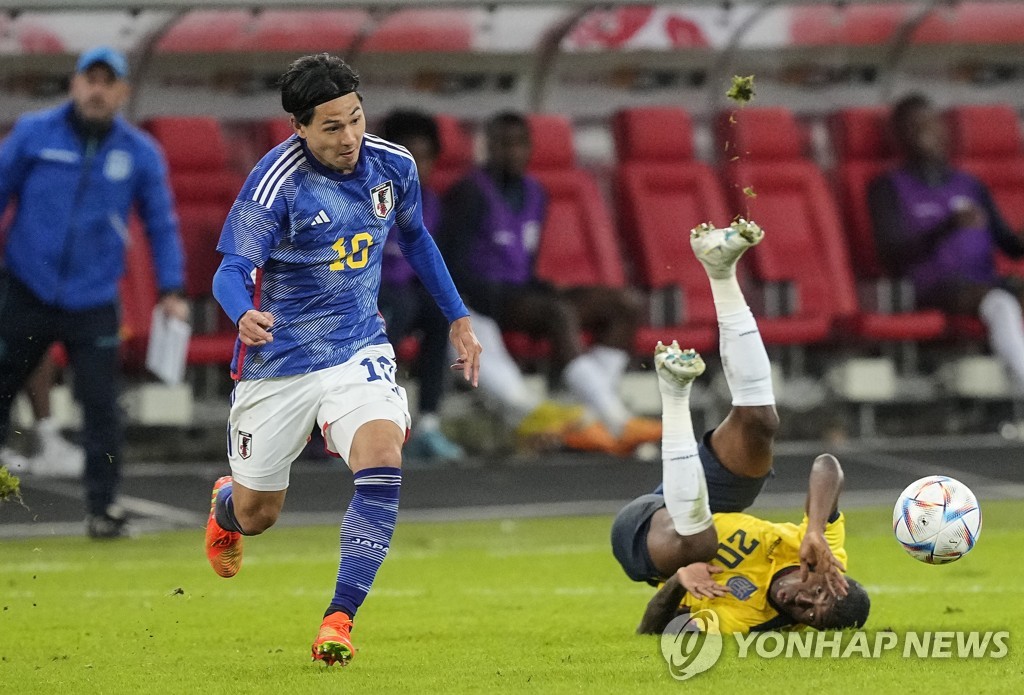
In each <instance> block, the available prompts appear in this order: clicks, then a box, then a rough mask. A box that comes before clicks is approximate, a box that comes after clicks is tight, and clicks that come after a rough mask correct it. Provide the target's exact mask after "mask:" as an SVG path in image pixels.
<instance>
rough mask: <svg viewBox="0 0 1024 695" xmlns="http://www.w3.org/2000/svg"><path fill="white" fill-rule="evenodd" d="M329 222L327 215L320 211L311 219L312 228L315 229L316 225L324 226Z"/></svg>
mask: <svg viewBox="0 0 1024 695" xmlns="http://www.w3.org/2000/svg"><path fill="white" fill-rule="evenodd" d="M330 221H331V218H330V217H328V216H327V213H326V212H324V211H323V210H321V211H320V212H318V213H317V214H316V217H314V218H313V226H314V227H315V226H317V225H318V224H326V223H327V222H330Z"/></svg>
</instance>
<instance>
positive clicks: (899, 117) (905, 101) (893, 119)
mask: <svg viewBox="0 0 1024 695" xmlns="http://www.w3.org/2000/svg"><path fill="white" fill-rule="evenodd" d="M931 106H932V100H931V99H929V98H928V97H927V96H925V95H924V94H922V93H920V92H914V93H912V94H908V95H907V96H905V97H903V98H902V99H900V100H899V101H897V102H896V104H895V105H894V106H893V107H892V113H891V114H890V116H889V125H890V127H891V128H892V132H893V133H895V134H896V135H897V136H899V135H901V134H902V133H903V129H904V128H905V127H906V124H907V121H909V120H910V117H911V116H913V115H914V114H915V113H917V112H918V111H920V110H921V109H927V108H931Z"/></svg>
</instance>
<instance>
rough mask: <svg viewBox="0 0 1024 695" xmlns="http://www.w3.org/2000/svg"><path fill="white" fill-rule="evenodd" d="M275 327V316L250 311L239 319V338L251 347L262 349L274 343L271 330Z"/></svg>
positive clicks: (265, 312)
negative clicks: (263, 346) (262, 346)
mask: <svg viewBox="0 0 1024 695" xmlns="http://www.w3.org/2000/svg"><path fill="white" fill-rule="evenodd" d="M273 327H274V315H273V314H271V313H270V312H269V311H256V310H255V309H249V311H247V312H245V313H244V314H242V318H240V319H238V337H239V338H241V339H242V343H244V344H245V345H248V346H249V347H260V346H261V345H266V344H267V343H272V342H274V336H272V335H271V334H270V329H271V328H273Z"/></svg>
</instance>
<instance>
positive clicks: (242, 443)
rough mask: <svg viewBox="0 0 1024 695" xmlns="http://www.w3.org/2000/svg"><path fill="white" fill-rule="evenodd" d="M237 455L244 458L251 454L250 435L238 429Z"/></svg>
mask: <svg viewBox="0 0 1024 695" xmlns="http://www.w3.org/2000/svg"><path fill="white" fill-rule="evenodd" d="M238 455H239V456H241V457H242V458H244V459H247V458H249V457H250V456H252V435H251V434H249V433H248V432H243V431H242V430H238Z"/></svg>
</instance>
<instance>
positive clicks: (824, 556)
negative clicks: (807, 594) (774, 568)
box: [800, 531, 850, 597]
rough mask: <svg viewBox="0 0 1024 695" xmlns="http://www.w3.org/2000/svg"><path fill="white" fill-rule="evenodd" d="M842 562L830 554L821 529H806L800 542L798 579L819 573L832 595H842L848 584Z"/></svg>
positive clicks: (830, 550) (847, 588) (801, 579)
mask: <svg viewBox="0 0 1024 695" xmlns="http://www.w3.org/2000/svg"><path fill="white" fill-rule="evenodd" d="M845 571H846V568H845V567H844V566H843V563H841V562H840V561H839V559H838V558H837V557H836V556H835V555H833V554H832V548H830V547H829V545H828V541H826V540H825V535H824V534H823V533H821V531H808V532H807V533H806V534H804V539H803V541H802V542H801V543H800V581H802V582H805V581H807V579H808V578H809V577H810V576H811V574H812V573H814V574H817V575H821V576H822V577H824V579H825V585H826V586H827V587H828V590H829V591H831V592H832V595H833V596H839V597H843V596H846V594H847V592H848V591H849V588H850V584H849V582H847V581H846V577H845V576H844V575H843V572H845Z"/></svg>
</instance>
